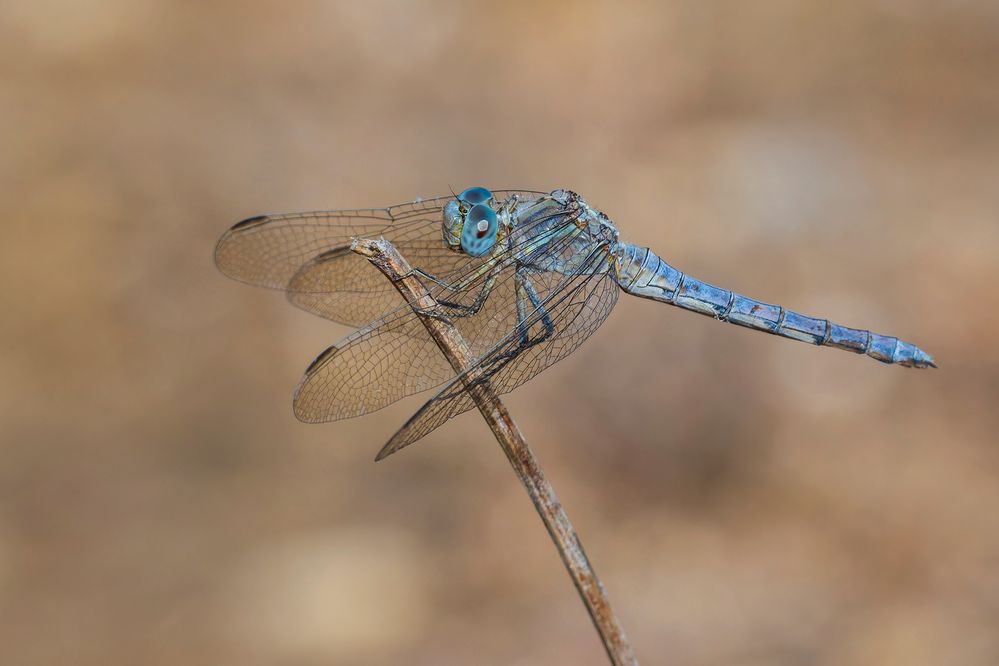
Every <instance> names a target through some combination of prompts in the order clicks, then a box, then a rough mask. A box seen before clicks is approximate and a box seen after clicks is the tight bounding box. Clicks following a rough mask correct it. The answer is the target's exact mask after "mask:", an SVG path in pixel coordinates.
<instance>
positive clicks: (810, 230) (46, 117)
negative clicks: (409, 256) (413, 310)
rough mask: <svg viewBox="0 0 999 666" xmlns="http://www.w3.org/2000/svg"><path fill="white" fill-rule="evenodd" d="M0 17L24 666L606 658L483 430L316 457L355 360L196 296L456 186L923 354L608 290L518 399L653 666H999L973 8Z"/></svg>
mask: <svg viewBox="0 0 999 666" xmlns="http://www.w3.org/2000/svg"><path fill="white" fill-rule="evenodd" d="M0 11H2V13H0V63H2V64H0V71H2V73H3V83H2V86H0V100H2V103H0V120H2V128H3V129H2V132H3V147H2V150H0V183H2V193H3V201H4V206H5V209H6V212H5V214H4V216H3V220H4V221H3V223H2V226H0V229H2V240H0V258H2V261H0V272H2V274H3V284H4V289H3V290H2V291H0V294H2V295H0V298H2V300H3V303H2V306H3V309H2V312H3V314H2V316H0V341H2V345H0V397H2V399H0V441H2V454H0V456H2V457H0V662H2V663H3V664H12V665H13V664H17V665H21V664H24V665H32V666H34V665H48V664H80V665H97V664H100V665H110V664H116V665H117V664H123V665H124V664H152V665H160V664H195V665H196V664H246V665H256V664H295V665H313V664H407V665H408V664H413V665H428V666H429V665H439V664H472V663H475V664H517V665H520V666H526V665H528V664H603V663H604V655H603V653H602V651H601V648H600V646H599V643H598V641H597V638H596V637H595V635H594V632H593V630H592V628H591V626H590V624H589V620H588V618H587V617H586V615H585V613H584V611H583V609H582V606H581V605H580V603H579V601H578V599H577V597H576V594H575V592H574V590H573V589H572V587H571V584H570V582H569V580H568V578H567V577H566V576H565V574H564V572H563V570H562V566H561V563H560V562H559V560H558V557H557V555H556V554H555V552H554V550H553V549H552V548H551V546H550V543H549V541H548V537H547V535H546V534H545V532H544V530H543V529H542V527H541V525H540V523H539V520H538V518H537V517H536V515H535V514H534V512H533V510H532V508H531V505H530V503H529V501H528V499H527V497H526V495H525V493H524V491H523V490H522V489H521V488H520V487H519V486H518V485H517V484H516V481H515V479H514V477H513V475H512V473H511V472H510V470H509V468H508V465H507V463H506V461H505V460H504V459H503V456H502V455H501V454H500V452H499V451H498V448H497V446H496V444H495V443H494V442H493V441H492V439H491V437H490V435H489V433H488V431H487V429H486V427H485V425H484V424H483V423H482V422H481V420H480V419H479V418H478V417H477V416H475V415H473V414H469V415H465V416H463V417H461V418H459V419H457V420H456V421H454V422H452V423H451V424H449V425H447V426H446V427H444V428H442V429H440V430H439V431H437V432H436V433H434V434H433V435H432V436H430V437H428V438H427V439H426V440H425V441H423V442H421V443H420V444H419V445H418V446H416V447H413V448H411V449H408V450H406V451H405V452H403V453H401V454H399V455H397V456H394V457H392V458H390V459H389V460H387V461H386V462H384V463H380V464H378V465H375V464H373V463H372V462H371V460H372V458H373V456H374V454H375V452H376V451H377V450H378V449H379V447H380V446H381V445H382V443H383V442H384V441H385V440H386V438H387V437H388V436H389V435H391V434H392V433H393V432H394V431H395V429H396V428H397V427H398V426H399V425H400V424H401V423H402V422H403V421H405V419H406V418H407V417H408V416H409V414H411V413H412V412H413V411H414V410H415V409H416V408H417V407H418V406H419V404H421V402H420V398H414V399H410V400H407V401H404V402H402V403H399V404H396V405H394V406H393V407H392V408H390V409H386V410H384V411H382V412H379V413H377V414H375V415H371V416H368V417H366V418H361V419H357V420H354V421H347V422H340V423H336V424H331V425H324V426H307V425H303V424H300V423H298V422H296V421H295V419H294V418H293V416H292V413H291V410H290V395H291V391H292V388H293V386H294V385H295V382H296V381H297V380H298V378H299V376H300V373H301V371H302V370H303V369H304V367H305V366H306V364H307V363H308V362H309V361H310V360H311V359H312V357H313V356H314V355H315V354H316V353H318V352H319V351H320V350H322V349H323V348H324V347H325V346H326V345H328V344H329V343H331V342H333V341H335V340H336V339H337V338H339V337H340V336H342V335H344V334H346V333H347V332H348V329H346V328H343V327H339V326H336V325H334V324H331V323H329V322H325V321H323V320H320V319H317V318H313V317H310V316H309V315H307V314H305V313H303V312H300V311H298V310H296V309H294V308H292V307H289V306H288V305H287V304H286V303H285V302H284V300H283V299H282V298H281V295H280V294H279V293H273V292H267V291H264V290H255V289H251V288H249V287H246V286H243V285H240V284H237V283H234V282H230V281H227V280H225V279H224V278H223V277H222V276H221V275H220V274H218V273H217V272H216V271H215V269H214V268H213V267H212V265H211V262H210V254H211V250H212V247H213V244H214V242H215V240H216V239H217V238H218V236H219V235H220V234H221V233H222V231H223V230H224V229H226V228H227V227H228V226H229V225H230V224H232V223H233V222H235V221H236V220H239V219H241V218H243V217H247V216H249V215H253V214H257V213H260V212H267V211H283V210H307V209H316V208H319V209H323V208H338V207H363V206H380V205H387V204H390V203H397V202H400V201H404V200H407V199H411V198H414V197H416V196H418V195H423V196H429V195H435V194H440V193H445V192H447V190H448V187H449V186H450V187H452V188H455V189H456V190H457V189H460V188H463V187H467V186H470V185H480V184H481V185H486V186H489V187H495V188H501V187H526V188H538V189H552V188H555V187H563V186H564V187H571V188H572V189H575V190H577V191H579V192H581V193H583V194H584V196H586V197H587V199H588V200H589V201H590V202H591V203H593V204H594V205H595V206H597V207H599V208H601V209H602V210H604V211H605V212H607V213H608V214H609V215H610V216H611V218H612V219H614V220H615V221H617V223H618V225H619V227H620V229H621V231H622V235H623V236H624V237H626V238H627V239H629V240H631V241H634V242H639V243H643V244H647V245H651V246H652V247H654V248H655V249H656V250H657V251H658V252H659V253H660V254H661V255H662V256H663V257H665V258H666V259H667V260H668V261H670V262H671V263H673V264H674V265H676V266H677V267H679V268H681V269H684V270H687V271H689V272H691V273H692V274H693V275H695V276H697V277H700V278H702V279H705V280H708V281H711V282H714V283H716V284H720V285H723V286H726V287H730V288H733V289H737V290H739V291H742V292H743V293H746V294H748V295H750V296H755V297H757V298H760V299H763V300H767V301H771V302H779V303H782V304H784V305H786V306H789V307H793V308H796V309H799V310H801V311H803V312H806V313H810V314H815V315H821V316H829V317H830V318H832V319H834V320H836V321H838V322H841V323H844V324H847V325H854V326H864V327H869V328H872V329H874V330H876V331H879V332H884V333H888V334H895V335H899V336H901V337H904V338H906V339H909V340H912V341H913V342H915V343H917V344H919V345H920V346H922V347H924V348H925V349H927V350H928V351H929V352H931V353H933V354H934V355H935V356H936V358H937V359H938V361H939V362H940V365H941V369H940V370H937V371H927V372H917V371H911V370H906V369H903V368H898V367H886V366H882V365H880V364H878V363H875V362H873V361H871V360H868V359H863V358H859V357H855V356H851V355H848V354H844V353H842V352H837V351H833V350H818V349H815V348H812V347H809V346H807V345H802V344H797V343H792V342H788V341H784V340H779V339H776V338H773V337H770V336H765V335H759V334H756V333H752V332H749V331H746V330H743V329H739V328H736V327H732V326H724V325H721V324H718V323H716V322H712V321H711V320H709V319H707V318H703V317H697V316H694V315H691V314H689V313H685V312H681V311H678V310H675V309H672V308H669V307H666V306H664V305H660V304H656V303H652V302H647V301H640V300H639V299H634V298H627V297H623V298H622V299H621V301H620V303H619V304H618V306H617V309H616V311H615V312H614V314H613V315H612V316H611V317H610V319H609V320H608V322H607V323H606V324H604V326H603V327H602V328H601V329H600V331H598V332H597V334H596V335H594V336H593V338H591V340H590V341H589V342H588V343H587V344H586V345H585V346H584V347H583V348H582V349H581V350H580V351H578V352H577V353H575V354H574V355H573V356H571V357H570V358H569V359H568V360H566V361H565V362H563V363H561V364H560V365H558V366H556V367H555V368H553V369H552V370H550V371H548V372H546V373H544V374H543V375H542V376H541V377H539V378H538V379H536V380H535V381H533V382H531V383H530V384H528V385H526V386H524V387H522V388H521V389H519V390H518V391H517V392H515V393H513V394H511V396H510V397H509V405H510V408H511V411H512V412H513V413H514V414H515V416H516V417H517V419H518V421H519V422H520V424H521V426H522V428H523V429H524V431H525V433H526V434H527V436H528V439H529V440H530V442H531V443H532V445H533V447H534V448H535V450H536V452H537V453H538V455H539V457H540V458H541V460H542V462H543V463H544V464H545V466H546V467H547V469H548V471H549V475H550V476H551V478H552V480H553V481H554V483H555V486H556V488H557V489H558V491H559V493H560V495H561V497H562V499H563V501H564V502H565V504H566V506H567V508H568V510H569V514H570V516H572V517H573V519H574V521H575V522H576V525H577V527H578V528H579V530H580V532H581V535H582V538H583V541H584V543H585V544H586V546H587V549H588V551H589V554H590V556H591V558H592V560H593V561H594V563H595V566H596V568H597V571H598V572H599V573H600V574H601V576H602V577H603V579H604V582H605V584H606V585H607V587H608V589H609V591H610V594H611V597H612V599H613V600H614V602H615V604H616V607H617V610H618V613H619V615H620V617H621V619H622V621H623V623H624V625H625V627H626V629H627V630H628V632H629V634H630V637H631V639H632V641H633V643H634V645H635V647H636V650H637V652H638V654H639V657H640V658H641V659H642V661H643V663H646V664H663V663H669V664H697V665H715V664H717V665H722V664H726V665H727V664H747V665H749V664H753V665H755V664H816V665H821V666H825V665H833V664H872V665H883V664H905V665H907V666H912V665H917V666H918V665H922V664H927V665H930V664H932V665H939V664H959V665H962V666H963V665H968V664H983V665H994V664H997V663H999V631H997V625H999V446H997V445H999V442H997V439H999V438H997V436H996V432H997V430H999V409H997V401H999V350H997V345H996V341H997V335H999V314H997V313H999V297H997V294H999V289H997V286H996V285H997V281H999V261H997V252H999V179H997V175H999V66H997V63H999V5H997V4H996V3H995V2H993V1H991V0H977V1H975V0H964V1H962V2H950V3H941V2H931V1H930V0H879V1H868V2H859V1H856V0H846V1H844V2H837V3H830V2H802V1H801V0H774V1H770V2H761V3H747V2H735V1H726V2H714V3H702V2H697V1H695V0H689V1H683V2H679V1H678V2H671V3H657V4H654V3H627V4H622V3H612V2H580V3H568V2H567V3H559V2H542V3H533V2H506V3H498V2H495V3H455V4H446V3H436V2H432V3H410V2H404V1H394V2H349V3H347V2H345V3H334V2H294V3H286V2H264V3H235V2H165V1H160V2H156V1H138V2H136V1H135V0H128V1H126V0H105V1H103V2H84V1H78V2H65V3H60V2H53V1H44V0H43V1H39V2H32V3H28V2H21V3H5V5H4V8H3V9H2V10H0ZM422 397H425V396H421V398H422Z"/></svg>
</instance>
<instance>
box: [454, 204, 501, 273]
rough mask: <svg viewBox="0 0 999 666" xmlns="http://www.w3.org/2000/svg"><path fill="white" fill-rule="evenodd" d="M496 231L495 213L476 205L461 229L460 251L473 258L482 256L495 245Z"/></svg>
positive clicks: (497, 225) (485, 207)
mask: <svg viewBox="0 0 999 666" xmlns="http://www.w3.org/2000/svg"><path fill="white" fill-rule="evenodd" d="M480 189H481V188H480ZM462 194H464V192H462ZM497 231H499V222H498V221H497V219H496V213H495V211H493V209H492V208H490V207H489V206H487V205H485V204H476V205H475V206H472V210H470V211H468V215H466V216H465V224H464V225H463V226H462V229H461V249H462V250H464V251H465V254H468V255H471V256H473V257H481V256H484V255H485V254H487V253H488V252H489V250H491V249H492V247H493V245H495V244H496V232H497Z"/></svg>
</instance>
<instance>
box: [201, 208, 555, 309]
mask: <svg viewBox="0 0 999 666" xmlns="http://www.w3.org/2000/svg"><path fill="white" fill-rule="evenodd" d="M514 192H515V191H513V190H501V191H495V192H494V195H495V196H496V198H497V199H498V200H502V199H505V198H507V197H509V196H510V195H512V194H514ZM517 192H518V193H520V194H521V195H524V196H537V195H538V194H539V193H535V192H529V191H517ZM453 198H454V197H453V196H450V195H449V196H442V197H435V198H433V199H424V200H417V201H413V202H410V203H406V204H400V205H397V206H390V207H388V208H371V209H359V210H340V211H318V212H309V213H288V214H280V215H262V216H259V217H254V218H250V219H247V220H243V221H242V222H239V223H238V224H236V225H234V226H233V227H232V228H231V229H229V230H228V231H227V232H226V233H225V234H223V236H222V238H221V239H219V242H218V244H217V245H216V247H215V263H216V265H217V266H218V267H219V270H221V271H222V272H223V273H224V274H225V275H227V276H229V277H231V278H234V279H236V280H240V281H242V282H247V283H249V284H254V285H259V286H263V287H269V288H272V289H283V290H285V291H286V292H287V296H288V299H289V300H290V301H291V302H292V303H293V304H294V305H296V306H298V307H300V308H302V309H304V310H306V311H308V312H312V313H313V314H317V315H319V316H321V317H325V318H327V319H331V320H333V321H337V322H340V323H344V324H347V325H350V326H362V325H364V324H365V323H367V322H369V321H371V320H373V319H375V318H376V317H378V316H379V315H381V314H383V313H385V312H387V311H388V310H390V309H391V308H392V307H394V306H396V305H398V304H401V303H402V299H401V297H400V296H398V295H397V294H396V293H395V290H394V288H393V287H392V286H391V285H390V284H388V282H387V281H386V280H385V279H384V278H383V277H382V276H381V274H380V273H379V272H378V271H377V269H375V268H373V267H372V266H370V265H369V263H368V262H367V261H366V260H364V259H362V258H360V257H358V256H356V255H354V254H353V253H352V252H350V243H351V240H352V239H354V238H359V237H364V238H378V237H384V238H386V239H388V240H389V241H391V242H392V244H393V245H395V246H396V247H397V248H398V249H399V251H400V252H402V253H403V256H406V257H407V259H408V260H409V261H410V263H411V264H412V265H413V266H414V267H417V268H420V269H422V270H424V271H426V272H428V273H430V274H433V275H438V276H442V275H446V274H448V273H450V272H452V271H455V270H457V269H458V268H459V267H461V266H462V265H463V262H464V261H465V260H466V259H467V257H462V256H461V255H458V254H456V253H454V252H452V251H450V250H449V249H448V248H447V247H446V246H445V244H444V242H443V240H442V238H441V228H440V225H441V220H442V213H441V211H442V209H443V207H444V205H445V204H447V202H448V201H450V200H452V199H453Z"/></svg>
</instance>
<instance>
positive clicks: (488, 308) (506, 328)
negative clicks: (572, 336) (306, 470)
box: [294, 213, 575, 422]
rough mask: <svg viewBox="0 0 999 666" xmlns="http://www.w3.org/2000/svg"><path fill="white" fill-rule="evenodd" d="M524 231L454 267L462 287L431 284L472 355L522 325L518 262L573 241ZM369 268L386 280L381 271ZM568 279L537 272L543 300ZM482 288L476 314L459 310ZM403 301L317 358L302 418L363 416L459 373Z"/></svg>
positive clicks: (300, 408)
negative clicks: (539, 242)
mask: <svg viewBox="0 0 999 666" xmlns="http://www.w3.org/2000/svg"><path fill="white" fill-rule="evenodd" d="M574 219H575V214H572V215H566V214H564V213H563V214H562V216H561V219H560V221H559V223H558V227H559V228H563V227H566V226H570V225H572V224H573V223H574ZM545 221H550V220H545ZM540 223H541V222H539V224H540ZM526 231H527V233H524V234H523V236H524V240H523V242H522V243H520V244H519V245H514V246H513V247H512V248H511V249H510V250H508V251H506V252H504V253H503V254H501V255H499V256H498V257H495V258H493V259H485V258H483V259H473V258H469V257H465V258H464V262H463V263H462V264H461V265H460V266H459V267H458V268H457V269H456V270H454V271H452V272H451V273H449V274H447V275H446V276H445V277H446V278H447V280H448V281H449V284H452V285H453V284H459V283H465V286H464V288H463V289H461V290H460V291H454V290H451V289H449V288H448V287H446V286H444V285H441V284H437V283H433V282H431V283H429V284H426V286H427V287H428V291H429V292H430V294H431V295H432V296H433V297H434V298H435V299H436V300H437V301H439V302H442V303H448V304H449V305H448V306H446V307H442V309H441V310H440V314H441V315H443V316H447V317H448V319H450V320H451V321H452V322H453V323H454V325H455V326H456V327H457V328H458V330H459V331H460V332H461V334H462V336H463V337H464V338H465V339H466V340H467V342H468V344H469V347H470V351H471V354H472V356H473V358H478V357H480V356H483V355H485V354H486V353H488V352H489V351H490V350H492V349H493V348H494V347H496V345H498V344H499V343H500V341H501V340H503V339H504V338H505V337H507V336H508V335H509V334H510V332H511V331H513V330H515V329H516V328H517V325H518V310H517V307H518V306H517V281H516V271H517V268H516V267H517V263H518V260H520V261H525V260H526V261H529V260H530V259H531V258H532V254H531V253H532V252H537V253H544V254H545V256H546V257H547V256H549V255H552V254H558V253H559V252H565V251H568V250H567V248H568V246H569V245H570V243H571V240H570V239H568V238H567V239H565V240H562V241H553V242H552V243H549V244H548V245H544V246H536V245H532V244H531V234H530V233H529V231H530V230H529V229H527V230H526ZM372 270H374V272H375V273H376V274H377V276H378V278H379V279H380V280H381V281H382V282H385V283H386V284H388V280H386V279H385V277H384V275H382V274H381V273H380V272H379V271H378V270H377V269H374V268H372ZM564 279H565V276H561V275H559V274H557V273H544V272H538V273H535V274H534V275H533V277H532V280H533V282H534V284H535V285H536V287H537V289H538V293H539V297H544V296H546V295H547V294H548V293H550V292H552V293H553V292H554V291H555V290H556V289H558V288H559V286H560V285H561V283H562V282H563V281H564ZM486 289H488V291H486V292H484V291H483V290H486ZM393 290H394V288H393ZM484 293H485V294H487V297H486V298H485V300H484V301H481V302H480V303H479V305H478V309H477V310H476V311H475V313H474V314H468V313H463V312H461V310H468V309H471V308H474V307H476V303H477V302H479V301H480V298H481V297H482V295H483V294H484ZM398 299H399V300H400V301H402V305H399V306H398V307H396V308H394V309H393V310H391V311H389V312H388V313H387V314H385V315H383V316H382V317H380V318H378V319H377V320H375V321H373V322H371V323H370V324H368V325H367V326H364V327H363V328H361V329H359V330H358V331H356V332H354V333H353V334H351V335H349V336H347V337H346V338H344V339H343V340H341V341H340V342H338V343H337V344H335V345H333V346H331V347H329V348H328V349H327V350H326V351H324V352H323V353H322V354H320V355H319V356H318V357H317V358H316V360H315V361H313V362H312V364H311V365H310V366H309V368H308V369H307V370H306V372H305V375H304V376H303V378H302V380H301V382H300V383H299V385H298V388H297V389H296V391H295V399H294V407H295V414H296V416H298V418H300V419H301V420H303V421H307V422H321V421H335V420H339V419H344V418H351V417H354V416H360V415H362V414H367V413H370V412H373V411H376V410H378V409H381V408H382V407H385V406H387V405H389V404H391V403H393V402H395V401H396V400H399V399H401V398H403V397H405V396H407V395H412V394H413V393H418V392H420V391H423V390H426V389H429V388H433V387H434V386H438V385H440V384H442V383H444V382H445V381H447V380H448V379H450V378H452V377H454V375H455V372H454V370H453V369H452V368H451V366H450V365H449V364H448V363H447V361H446V360H445V358H444V356H443V354H441V352H440V350H439V349H437V348H436V345H435V344H434V343H433V341H432V340H431V338H430V336H429V334H428V333H427V331H426V329H425V328H424V326H423V322H422V321H421V319H420V317H419V316H418V315H417V314H416V313H415V312H413V310H412V309H411V308H410V306H409V304H408V303H405V301H403V299H402V297H401V296H399V297H398Z"/></svg>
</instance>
